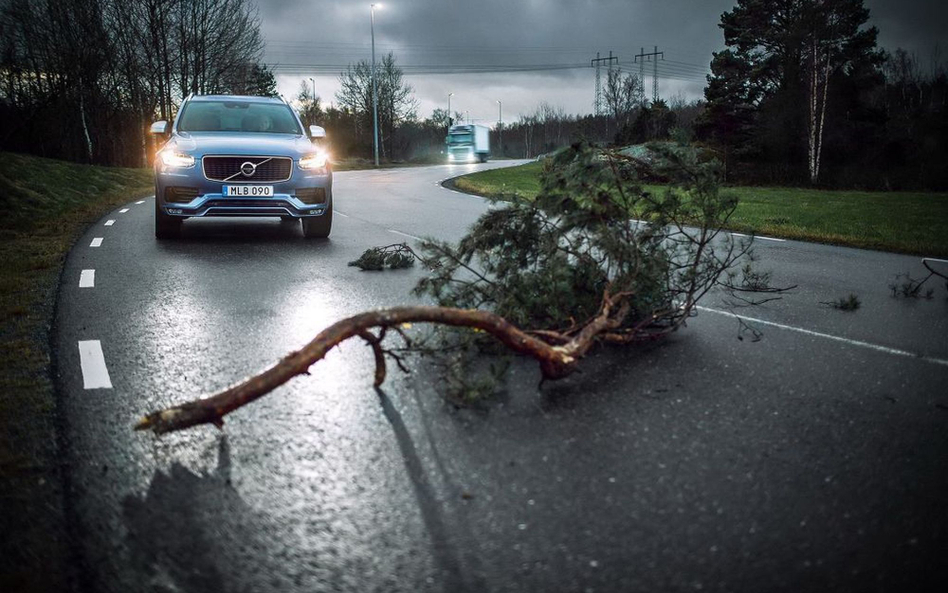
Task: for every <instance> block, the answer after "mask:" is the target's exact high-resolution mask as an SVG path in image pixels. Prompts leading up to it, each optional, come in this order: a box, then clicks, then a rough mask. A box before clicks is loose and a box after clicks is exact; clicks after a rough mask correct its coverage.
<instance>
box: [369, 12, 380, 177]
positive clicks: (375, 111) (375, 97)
mask: <svg viewBox="0 0 948 593" xmlns="http://www.w3.org/2000/svg"><path fill="white" fill-rule="evenodd" d="M376 7H378V8H380V9H381V8H382V5H381V4H372V5H371V7H370V8H371V10H370V12H371V13H372V23H371V30H372V147H373V149H374V151H375V166H376V167H378V166H379V89H378V83H377V82H376V80H375V78H376V76H375V8H376Z"/></svg>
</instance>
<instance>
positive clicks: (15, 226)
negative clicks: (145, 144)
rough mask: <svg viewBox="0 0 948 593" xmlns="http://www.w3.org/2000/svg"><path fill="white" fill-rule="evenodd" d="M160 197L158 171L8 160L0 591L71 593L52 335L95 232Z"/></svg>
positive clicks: (0, 201)
mask: <svg viewBox="0 0 948 593" xmlns="http://www.w3.org/2000/svg"><path fill="white" fill-rule="evenodd" d="M152 188H153V181H152V172H151V170H150V169H119V168H109V167H92V166H85V165H75V164H71V163H65V162H62V161H55V160H51V159H42V158H38V157H31V156H24V155H19V154H12V153H0V208H2V212H3V215H2V217H0V368H2V369H3V373H2V374H0V525H3V526H4V531H5V534H4V537H9V538H10V540H9V541H10V542H16V546H15V548H11V550H10V551H8V552H7V553H12V554H14V556H15V558H14V559H11V558H8V560H10V562H9V563H8V564H7V566H10V567H14V568H15V572H11V573H6V574H0V590H4V591H6V590H10V591H12V590H61V589H62V588H63V584H64V583H63V581H62V580H61V579H62V578H63V575H62V573H61V572H60V571H59V569H58V566H57V561H58V559H59V558H60V557H61V555H62V554H63V553H64V548H63V547H62V545H63V538H62V534H61V533H59V532H58V530H59V529H61V523H57V521H61V518H60V519H57V517H56V513H55V512H53V510H52V509H55V508H57V502H58V501H57V499H56V496H57V495H56V494H55V492H56V486H55V476H56V475H57V473H56V471H55V457H54V456H55V449H54V444H55V442H56V441H55V428H54V427H55V414H54V410H55V402H54V399H53V387H52V382H51V377H50V372H49V371H50V369H49V363H50V353H49V335H48V332H49V327H50V325H51V321H52V316H53V303H54V300H55V294H56V287H57V285H58V279H59V273H60V270H61V269H62V264H63V261H64V258H65V256H66V254H67V253H68V251H69V249H70V248H71V247H72V245H73V243H74V242H75V240H76V238H77V237H78V236H79V234H80V233H82V231H83V230H85V228H87V227H88V225H89V224H91V223H92V222H94V221H96V220H98V219H99V218H100V217H101V216H102V215H103V214H105V213H106V212H108V211H109V210H111V209H113V208H115V207H116V206H118V205H120V204H125V203H127V202H128V201H130V200H132V199H135V198H139V197H141V196H145V195H148V194H150V193H151V191H152ZM59 504H61V503H59ZM5 547H6V546H4V548H5Z"/></svg>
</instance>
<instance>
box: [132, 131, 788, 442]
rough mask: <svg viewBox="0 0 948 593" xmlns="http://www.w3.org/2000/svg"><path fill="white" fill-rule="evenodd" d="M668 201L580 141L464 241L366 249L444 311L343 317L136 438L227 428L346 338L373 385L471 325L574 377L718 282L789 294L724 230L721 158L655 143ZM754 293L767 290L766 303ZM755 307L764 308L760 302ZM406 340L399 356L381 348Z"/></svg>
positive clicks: (678, 320) (670, 322) (649, 332)
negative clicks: (417, 336) (362, 358)
mask: <svg viewBox="0 0 948 593" xmlns="http://www.w3.org/2000/svg"><path fill="white" fill-rule="evenodd" d="M654 150H655V151H656V152H658V153H659V154H660V155H661V163H660V165H659V167H660V170H659V173H660V174H661V175H663V176H665V177H666V178H668V179H670V180H672V185H670V186H669V187H668V188H667V189H666V190H665V191H664V192H662V193H661V194H657V195H656V194H652V193H649V192H647V191H644V190H643V188H642V187H641V185H640V184H639V181H638V176H637V173H636V170H635V164H634V163H631V162H630V161H629V160H628V159H627V158H626V157H623V156H622V155H621V154H618V153H613V152H610V151H605V150H601V149H596V148H593V147H590V146H588V145H585V144H582V143H581V144H576V145H574V146H572V147H570V148H569V149H567V150H564V151H561V152H560V153H559V154H558V155H557V156H556V157H555V158H554V159H552V160H551V161H548V163H547V165H546V166H545V169H544V172H543V174H542V178H541V191H540V193H539V194H538V195H537V197H536V198H535V199H533V200H525V199H522V198H517V197H512V198H511V199H510V201H508V202H506V203H502V204H501V203H498V204H497V207H495V208H492V209H491V210H489V211H488V212H487V213H485V214H484V215H482V216H481V217H480V219H478V221H477V222H476V223H475V224H474V226H473V227H472V228H471V230H470V232H469V233H468V234H467V235H466V236H465V237H463V238H462V239H461V240H460V241H459V242H458V243H457V244H456V245H455V244H451V243H446V242H438V241H431V240H429V241H425V242H423V244H422V245H421V249H420V253H417V252H415V251H413V250H412V249H411V248H410V247H408V246H407V245H390V246H387V247H381V248H373V249H370V250H368V251H366V252H365V253H364V254H363V255H362V257H361V258H360V259H359V260H356V261H355V262H353V265H358V266H359V267H361V268H363V269H371V270H381V269H384V268H385V267H405V266H408V265H412V264H413V263H414V261H415V260H420V261H421V263H422V264H423V265H424V266H425V267H426V268H427V270H428V274H427V275H426V276H425V277H424V278H423V279H422V280H421V281H420V282H419V283H418V285H417V286H416V288H415V293H416V294H417V295H419V296H423V297H427V298H430V299H432V300H433V301H434V302H436V303H438V304H437V306H422V305H418V306H405V307H393V308H388V309H380V310H376V311H368V312H364V313H360V314H358V315H353V316H351V317H348V318H345V319H342V320H341V321H338V322H336V323H334V324H332V325H331V326H329V327H328V328H326V329H325V330H323V331H322V332H320V333H319V334H318V335H317V336H316V337H315V338H314V339H313V340H312V341H311V342H309V343H308V344H306V345H305V346H304V347H303V348H301V349H300V350H297V351H295V352H291V353H290V354H288V355H287V356H285V357H284V358H282V359H281V360H280V361H279V362H277V363H276V364H275V365H273V366H271V367H270V368H268V369H266V370H264V371H262V372H260V373H258V374H256V375H253V376H251V377H249V378H247V379H245V380H244V381H242V382H240V383H238V384H236V385H234V386H232V387H230V388H228V389H225V390H223V391H221V392H219V393H216V394H213V395H210V396H208V397H205V398H201V399H196V400H193V401H189V402H186V403H183V404H180V405H176V406H173V407H170V408H166V409H163V410H158V411H155V412H152V413H150V414H148V415H146V416H145V417H144V418H142V419H141V420H140V421H139V422H138V424H137V425H136V429H137V430H152V431H154V432H155V433H157V434H161V433H166V432H172V431H176V430H181V429H184V428H188V427H191V426H195V425H199V424H214V425H216V426H218V427H220V426H222V424H223V418H224V416H226V415H227V414H229V413H231V412H233V411H234V410H236V409H238V408H240V407H242V406H244V405H246V404H248V403H250V402H252V401H254V400H256V399H257V398H259V397H262V396H263V395H266V394H267V393H269V392H270V391H272V390H273V389H275V388H276V387H278V386H280V385H282V384H283V383H286V382H287V381H289V380H290V379H292V378H293V377H295V376H297V375H301V374H309V370H310V368H311V367H312V365H313V364H315V363H316V362H318V361H319V360H321V359H322V358H324V357H325V356H326V354H327V353H328V352H329V351H330V350H332V349H333V348H335V347H336V346H338V345H339V344H341V343H342V342H345V341H346V340H349V339H351V338H358V339H361V340H363V341H364V342H365V343H366V344H368V345H369V346H370V347H371V348H372V350H373V353H374V356H375V380H374V384H375V386H380V385H381V384H382V383H383V382H384V380H385V378H386V374H387V365H386V360H393V361H394V362H395V363H396V364H397V365H398V366H399V367H401V368H402V369H403V370H404V369H405V365H404V364H403V361H402V356H403V354H404V352H405V351H406V350H411V349H412V347H413V340H412V338H411V337H409V336H408V335H407V333H406V331H405V329H404V328H405V326H406V324H434V325H436V326H440V327H452V328H469V329H471V330H475V331H476V332H482V334H483V335H484V336H490V337H491V338H493V339H494V340H496V341H497V342H498V343H499V344H501V345H502V346H503V347H504V348H506V349H508V350H509V351H511V352H514V353H517V354H520V355H524V356H529V357H532V358H534V359H535V360H536V361H537V362H538V363H539V367H540V371H541V374H542V377H543V379H544V380H555V379H560V378H563V377H565V376H567V375H569V374H570V373H572V372H573V371H574V370H576V368H577V367H578V365H579V364H580V362H581V361H582V359H583V357H585V356H586V355H587V353H588V352H589V351H590V348H591V347H592V346H593V345H595V344H597V343H609V344H619V345H627V344H634V343H637V342H641V341H645V340H654V339H657V338H660V337H662V336H665V335H668V334H669V333H671V332H674V331H676V330H677V329H679V328H680V327H681V326H682V325H684V324H685V322H686V320H687V319H688V318H689V317H690V316H691V315H692V314H693V313H694V311H695V307H696V305H697V303H698V301H699V300H700V299H701V298H702V297H704V296H705V295H706V294H707V293H708V292H709V291H711V290H712V289H714V288H721V289H724V290H726V291H728V292H729V293H730V294H732V295H733V296H734V297H736V298H737V299H739V300H740V301H741V302H742V303H744V304H759V303H761V302H764V301H766V300H770V298H773V297H772V295H773V293H776V292H780V290H782V289H776V288H772V287H771V286H770V285H769V278H768V276H767V275H766V274H759V273H757V272H755V271H754V270H753V268H752V267H751V263H750V259H751V257H750V241H747V240H737V239H735V238H734V237H733V236H732V235H730V234H728V233H724V232H722V228H723V226H724V225H725V224H726V222H727V220H728V218H729V217H730V216H731V214H732V213H733V212H734V209H735V207H736V205H737V201H736V199H735V198H733V197H731V196H728V195H727V194H726V193H722V192H721V191H720V186H719V179H720V168H719V165H718V163H716V162H699V160H698V158H697V157H696V152H695V150H694V149H693V148H691V147H689V146H684V145H661V146H657V147H655V148H654ZM754 293H765V294H768V295H770V296H768V297H765V298H758V297H755V296H754ZM755 299H757V300H755ZM391 340H396V341H399V342H400V343H401V344H402V347H400V348H394V347H392V346H390V345H386V344H387V343H389V342H390V341H391Z"/></svg>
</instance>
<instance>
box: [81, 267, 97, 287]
mask: <svg viewBox="0 0 948 593" xmlns="http://www.w3.org/2000/svg"><path fill="white" fill-rule="evenodd" d="M79 288H95V270H83V271H82V272H80V273H79Z"/></svg>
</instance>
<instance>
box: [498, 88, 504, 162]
mask: <svg viewBox="0 0 948 593" xmlns="http://www.w3.org/2000/svg"><path fill="white" fill-rule="evenodd" d="M497 135H498V136H499V139H498V142H499V143H500V156H504V104H503V103H501V102H500V99H498V100H497Z"/></svg>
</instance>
